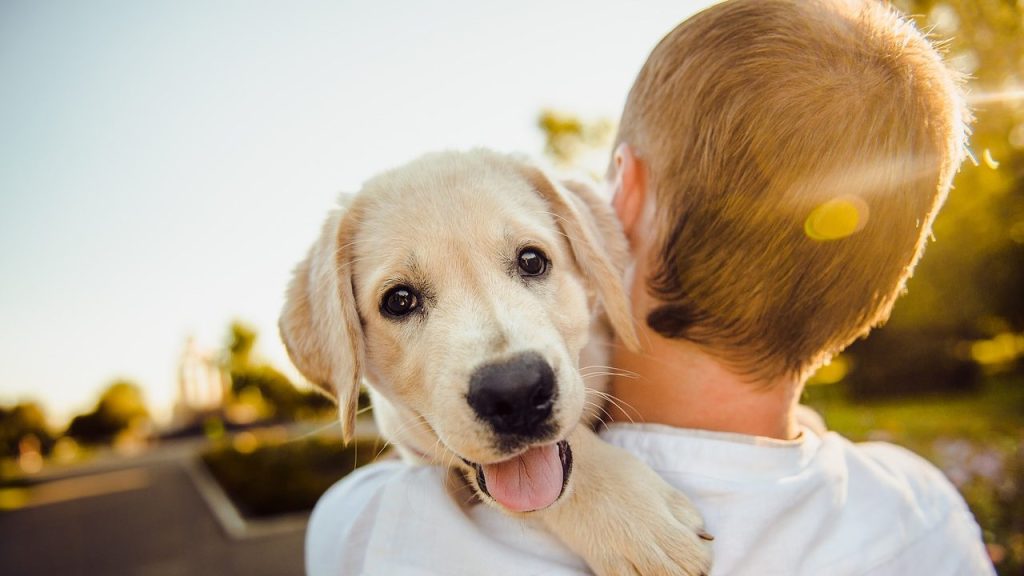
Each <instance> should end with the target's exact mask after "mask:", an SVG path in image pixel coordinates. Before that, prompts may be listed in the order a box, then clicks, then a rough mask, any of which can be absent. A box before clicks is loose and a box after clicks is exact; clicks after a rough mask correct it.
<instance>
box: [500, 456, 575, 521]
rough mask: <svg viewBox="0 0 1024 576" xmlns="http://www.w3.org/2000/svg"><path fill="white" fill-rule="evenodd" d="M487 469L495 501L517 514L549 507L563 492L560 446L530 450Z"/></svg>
mask: <svg viewBox="0 0 1024 576" xmlns="http://www.w3.org/2000/svg"><path fill="white" fill-rule="evenodd" d="M483 470H484V480H485V481H486V482H487V492H488V493H490V495H491V498H494V499H495V500H497V502H498V504H501V505H502V506H504V507H505V508H508V509H509V510H511V511H513V512H529V511H531V510H540V509H541V508H547V507H548V506H550V505H552V504H553V503H554V502H555V500H557V499H558V496H559V494H561V493H562V460H561V459H560V458H559V457H558V445H556V444H548V445H547V446H540V447H537V448H530V449H529V450H527V451H526V452H525V453H523V454H520V455H519V456H517V457H515V458H512V459H510V460H505V461H504V462H498V463H497V464H488V465H486V466H484V467H483Z"/></svg>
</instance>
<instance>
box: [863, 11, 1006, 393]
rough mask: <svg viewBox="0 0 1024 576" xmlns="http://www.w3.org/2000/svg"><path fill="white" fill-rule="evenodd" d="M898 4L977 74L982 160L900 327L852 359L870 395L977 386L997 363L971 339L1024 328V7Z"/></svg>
mask: <svg viewBox="0 0 1024 576" xmlns="http://www.w3.org/2000/svg"><path fill="white" fill-rule="evenodd" d="M893 3H894V4H895V5H896V6H897V7H898V8H900V9H901V10H902V11H903V12H905V13H907V14H911V15H913V17H914V18H915V20H916V23H917V25H918V27H919V28H920V29H922V30H930V31H931V33H932V35H933V37H935V38H939V39H948V41H946V42H945V43H944V44H943V45H944V48H945V50H946V52H947V54H946V58H947V60H948V61H949V62H950V63H951V64H952V65H953V66H954V67H955V68H957V69H958V70H959V71H960V72H962V73H963V74H964V75H965V76H966V77H967V78H968V80H969V82H968V86H967V89H968V99H969V101H970V103H971V108H972V110H973V111H974V115H975V121H974V123H973V125H972V135H971V140H970V143H969V146H970V150H971V155H972V161H970V162H966V163H965V164H964V166H963V167H962V168H961V170H960V173H959V174H957V177H956V179H955V180H954V189H953V191H952V192H951V193H950V195H949V198H948V199H947V201H946V204H945V206H944V207H943V208H942V211H941V212H940V213H939V216H938V218H937V219H936V221H935V224H934V227H933V236H934V242H931V243H929V246H928V249H927V255H926V257H925V258H924V259H923V260H922V261H921V263H920V265H919V266H918V267H917V270H916V272H915V274H914V277H913V278H911V280H910V281H909V282H908V284H907V294H906V296H904V297H903V298H901V299H900V301H899V302H898V303H897V305H896V307H895V309H894V311H893V315H892V318H891V320H890V321H889V323H888V324H887V325H886V326H885V327H884V328H881V329H879V330H877V331H876V333H874V334H873V335H872V336H871V337H870V338H868V339H867V340H864V341H862V342H858V343H856V344H854V346H852V347H851V348H850V350H849V351H848V354H849V355H850V356H852V357H853V359H854V361H853V364H854V369H853V370H852V371H851V373H850V379H849V384H850V386H851V388H852V391H853V392H854V393H855V394H856V395H859V396H869V395H878V394H891V393H905V392H914V391H919V390H925V389H933V390H934V389H943V390H968V389H971V388H973V387H974V385H976V384H977V382H978V376H979V374H980V372H979V370H978V369H977V363H978V362H984V360H985V359H984V358H981V357H978V356H977V355H973V356H972V354H971V350H974V349H976V348H972V347H970V346H966V345H964V343H965V342H967V341H972V340H978V339H982V338H992V337H995V336H998V335H1000V334H1006V333H1011V332H1021V331H1024V4H1022V3H1020V2H1007V1H1004V0H945V1H937V0H896V1H894V2H893ZM1011 366H1012V364H1011ZM1018 366H1019V364H1018Z"/></svg>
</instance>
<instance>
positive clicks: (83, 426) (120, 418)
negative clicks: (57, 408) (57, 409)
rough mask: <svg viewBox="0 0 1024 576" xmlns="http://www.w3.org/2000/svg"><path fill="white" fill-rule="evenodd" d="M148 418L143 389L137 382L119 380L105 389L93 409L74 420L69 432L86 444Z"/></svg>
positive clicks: (96, 441)
mask: <svg viewBox="0 0 1024 576" xmlns="http://www.w3.org/2000/svg"><path fill="white" fill-rule="evenodd" d="M147 420H149V410H148V409H147V408H146V403H145V400H144V398H143V396H142V390H141V389H139V387H138V385H136V384H135V383H134V382H131V381H128V380H116V381H114V382H113V383H112V384H111V385H110V386H109V387H108V388H107V389H106V391H104V392H103V395H102V396H100V399H99V402H97V403H96V407H95V408H94V409H93V410H92V411H91V412H89V413H87V414H81V415H78V416H75V417H74V419H72V420H71V424H70V425H69V426H68V429H67V432H66V434H67V435H68V436H70V437H72V438H74V439H75V440H78V441H79V442H82V443H84V444H101V443H106V442H110V441H111V440H113V439H114V437H116V436H117V435H118V434H119V433H120V432H122V431H124V430H127V429H129V428H130V427H132V426H137V425H138V424H139V423H140V422H144V421H147Z"/></svg>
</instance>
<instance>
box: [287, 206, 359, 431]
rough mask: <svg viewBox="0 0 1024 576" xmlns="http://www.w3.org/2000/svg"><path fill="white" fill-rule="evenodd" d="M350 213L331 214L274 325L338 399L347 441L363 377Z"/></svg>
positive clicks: (306, 372) (304, 367)
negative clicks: (353, 271) (353, 289)
mask: <svg viewBox="0 0 1024 576" xmlns="http://www.w3.org/2000/svg"><path fill="white" fill-rule="evenodd" d="M354 220H355V218H354V217H353V216H352V212H349V213H348V214H347V215H346V216H343V215H342V212H341V211H340V210H339V211H334V212H332V213H331V214H330V215H329V216H328V218H327V221H326V222H325V223H324V226H323V230H322V232H321V233H320V239H319V240H317V242H316V243H315V244H314V245H313V247H312V248H311V249H310V251H309V255H308V256H306V259H305V260H303V261H302V262H301V263H300V264H299V265H298V266H297V267H296V268H295V272H294V275H293V277H292V282H291V284H290V285H289V286H288V294H287V296H286V299H285V305H284V309H283V310H282V311H281V318H280V320H279V322H278V326H279V328H280V330H281V340H283V341H284V345H285V348H286V349H287V350H288V355H289V356H290V357H291V359H292V362H293V363H295V367H296V368H298V369H299V371H300V372H302V374H303V376H305V377H306V378H307V379H309V381H310V382H312V383H313V384H314V385H315V386H317V387H318V388H320V389H321V390H322V391H323V392H325V393H326V394H327V395H329V396H330V397H332V398H334V399H335V400H336V401H337V403H338V410H339V412H340V417H341V434H342V438H343V439H344V440H345V441H346V442H348V441H349V440H351V439H352V436H353V433H354V429H355V421H356V404H357V401H358V398H359V385H360V383H361V382H362V378H363V354H364V351H363V330H362V325H361V323H360V321H359V313H358V312H357V310H356V301H355V296H354V294H353V291H352V266H351V262H352V256H351V254H352V246H351V244H352V238H353V236H354V233H353V226H352V225H351V223H352V222H353V221H354Z"/></svg>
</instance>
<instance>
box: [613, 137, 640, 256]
mask: <svg viewBox="0 0 1024 576" xmlns="http://www.w3.org/2000/svg"><path fill="white" fill-rule="evenodd" d="M613 160H614V163H615V173H614V175H613V181H612V188H613V190H614V196H613V197H612V208H613V209H614V210H615V215H616V216H617V217H618V218H619V222H621V223H622V230H623V232H625V233H626V237H627V238H629V241H630V244H631V245H635V244H636V242H635V240H636V237H637V235H638V234H641V233H643V230H640V228H641V227H642V222H641V216H642V215H643V210H644V201H645V200H646V196H647V175H646V167H645V166H644V164H643V160H641V159H640V158H638V157H637V155H636V153H635V152H634V150H633V147H632V146H630V145H629V144H628V143H626V142H623V143H621V144H619V146H618V147H617V148H616V149H615V154H614V156H613Z"/></svg>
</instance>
